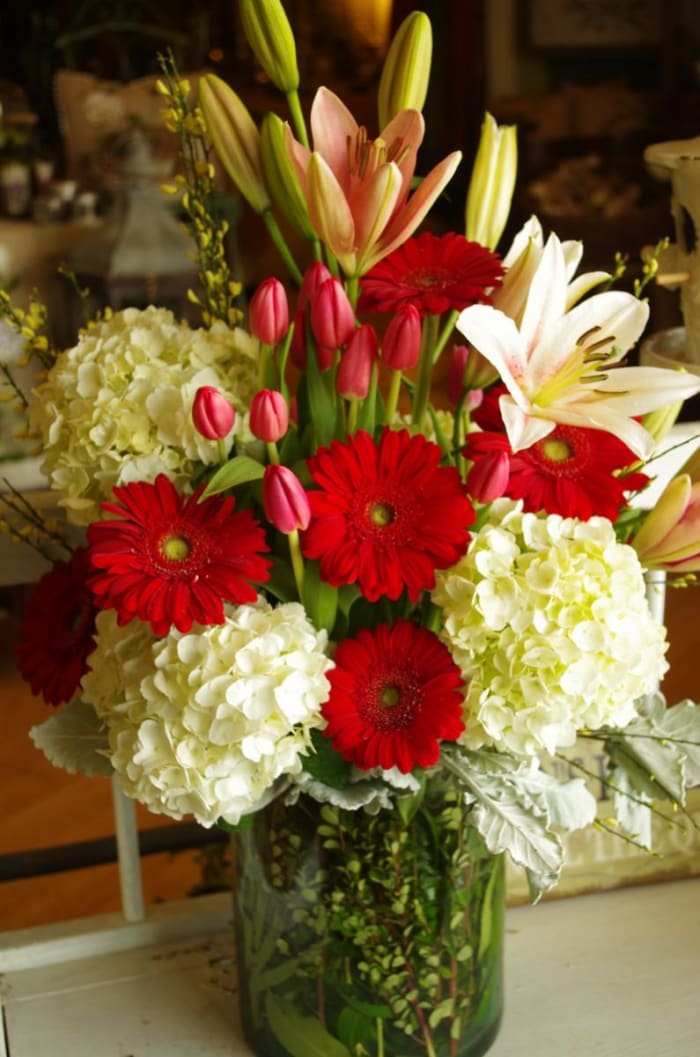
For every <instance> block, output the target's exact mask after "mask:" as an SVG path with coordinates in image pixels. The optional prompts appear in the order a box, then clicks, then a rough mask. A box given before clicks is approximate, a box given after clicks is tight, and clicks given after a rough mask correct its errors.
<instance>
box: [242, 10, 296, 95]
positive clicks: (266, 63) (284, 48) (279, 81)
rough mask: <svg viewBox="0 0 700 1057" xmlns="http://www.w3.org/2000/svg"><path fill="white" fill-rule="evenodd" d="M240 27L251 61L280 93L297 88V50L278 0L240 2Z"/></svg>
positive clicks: (293, 90)
mask: <svg viewBox="0 0 700 1057" xmlns="http://www.w3.org/2000/svg"><path fill="white" fill-rule="evenodd" d="M239 10H240V13H241V24H242V26H243V32H244V33H245V35H246V38H247V40H248V43H249V44H250V46H251V48H252V49H253V52H254V53H255V58H256V59H257V60H258V62H259V63H260V65H261V66H262V68H263V70H264V71H265V73H266V74H267V76H268V77H269V78H270V80H271V81H272V83H273V84H274V85H275V87H276V88H279V90H280V91H281V92H295V91H296V90H297V88H298V87H299V68H298V66H297V49H296V45H295V43H294V34H293V33H292V29H291V26H290V25H289V20H288V18H287V16H286V14H285V12H284V8H283V7H282V4H281V3H280V0H240V5H239Z"/></svg>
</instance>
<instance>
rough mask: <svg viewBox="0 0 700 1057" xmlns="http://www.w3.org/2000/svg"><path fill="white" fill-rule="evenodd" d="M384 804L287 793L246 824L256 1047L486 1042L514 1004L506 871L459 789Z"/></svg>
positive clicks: (370, 1049)
mask: <svg viewBox="0 0 700 1057" xmlns="http://www.w3.org/2000/svg"><path fill="white" fill-rule="evenodd" d="M399 805H400V806H399V807H396V806H395V807H393V808H392V809H383V810H381V811H379V812H377V813H374V814H371V813H369V812H368V811H366V810H365V809H360V810H358V811H348V810H342V809H339V808H337V807H334V806H332V805H330V804H319V803H317V802H316V801H315V800H312V799H310V798H308V797H302V798H301V799H300V800H299V801H298V802H297V803H296V804H295V805H294V806H286V805H284V804H283V803H282V802H281V801H279V800H277V801H274V802H273V803H272V804H270V805H269V806H268V807H267V808H265V809H264V810H262V811H261V812H259V813H258V814H256V815H254V816H253V818H252V823H251V825H250V827H249V828H248V829H246V830H245V831H243V832H240V833H237V834H235V836H234V921H235V928H236V940H237V948H238V967H239V980H240V1009H241V1020H242V1025H243V1030H244V1033H245V1037H246V1039H247V1041H248V1043H249V1045H250V1046H251V1048H252V1050H253V1052H254V1053H255V1054H256V1057H478V1055H480V1054H483V1053H485V1052H486V1051H487V1050H488V1048H489V1046H490V1045H491V1043H492V1042H493V1040H494V1039H495V1036H496V1033H497V1031H498V1025H499V1021H500V1016H501V1006H502V952H503V917H504V871H503V861H502V857H500V856H499V857H496V856H492V855H491V854H490V853H489V852H488V851H487V849H486V847H485V846H484V843H483V841H482V839H481V837H480V836H479V834H478V832H477V831H476V830H475V829H474V828H473V826H471V825H470V824H469V820H468V810H467V808H466V807H465V806H464V804H463V801H462V799H461V798H460V796H459V794H458V793H457V792H456V791H455V790H453V789H452V788H451V787H449V786H446V785H445V784H443V783H440V782H438V781H436V780H434V779H433V780H431V781H429V782H428V785H427V788H426V791H425V795H424V796H423V798H422V799H421V800H420V802H418V798H404V799H403V800H402V801H399Z"/></svg>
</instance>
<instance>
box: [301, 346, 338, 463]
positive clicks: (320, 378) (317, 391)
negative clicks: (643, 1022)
mask: <svg viewBox="0 0 700 1057" xmlns="http://www.w3.org/2000/svg"><path fill="white" fill-rule="evenodd" d="M332 375H333V371H327V372H326V373H325V374H321V372H320V371H319V369H318V361H317V360H316V355H315V351H314V349H313V348H312V349H307V356H306V371H305V379H306V389H307V396H308V400H309V415H310V419H311V422H312V423H313V426H314V432H315V434H316V442H317V443H318V444H330V442H331V441H332V440H333V435H334V433H335V423H336V417H337V412H336V404H337V402H338V398H337V396H336V394H335V391H332V392H331V391H330V389H329V386H330V384H331V382H332Z"/></svg>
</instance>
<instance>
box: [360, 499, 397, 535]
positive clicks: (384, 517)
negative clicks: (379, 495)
mask: <svg viewBox="0 0 700 1057" xmlns="http://www.w3.org/2000/svg"><path fill="white" fill-rule="evenodd" d="M367 514H368V517H369V520H370V521H371V522H372V524H373V525H376V526H377V528H380V529H382V528H386V527H387V525H391V524H392V523H393V521H394V519H395V517H396V511H395V510H394V507H393V506H391V504H390V503H370V505H369V508H368V512H367Z"/></svg>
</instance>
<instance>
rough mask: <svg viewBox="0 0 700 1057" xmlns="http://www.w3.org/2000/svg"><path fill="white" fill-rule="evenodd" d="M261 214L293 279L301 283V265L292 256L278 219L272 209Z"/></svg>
mask: <svg viewBox="0 0 700 1057" xmlns="http://www.w3.org/2000/svg"><path fill="white" fill-rule="evenodd" d="M260 215H261V216H262V218H263V220H264V221H265V226H266V227H267V230H268V231H269V233H270V238H271V239H272V241H273V242H274V244H275V246H276V247H277V250H278V252H279V254H280V256H281V257H282V260H283V261H284V263H285V264H286V266H287V268H288V270H289V274H290V275H291V277H292V279H293V280H294V282H295V283H299V284H300V283H301V280H302V274H301V272H300V271H299V266H298V265H297V262H296V261H295V260H294V258H293V257H292V254H291V250H290V249H289V246H288V245H287V242H286V240H285V237H284V235H283V234H282V232H281V231H280V227H279V224H278V223H277V221H276V220H275V218H274V216H273V215H272V212H271V210H269V209H265V210H263V212H262V213H261V214H260Z"/></svg>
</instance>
